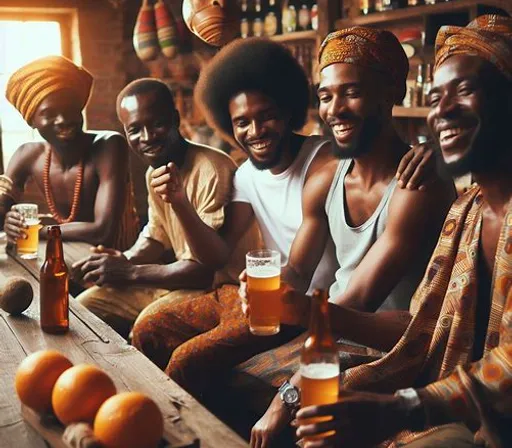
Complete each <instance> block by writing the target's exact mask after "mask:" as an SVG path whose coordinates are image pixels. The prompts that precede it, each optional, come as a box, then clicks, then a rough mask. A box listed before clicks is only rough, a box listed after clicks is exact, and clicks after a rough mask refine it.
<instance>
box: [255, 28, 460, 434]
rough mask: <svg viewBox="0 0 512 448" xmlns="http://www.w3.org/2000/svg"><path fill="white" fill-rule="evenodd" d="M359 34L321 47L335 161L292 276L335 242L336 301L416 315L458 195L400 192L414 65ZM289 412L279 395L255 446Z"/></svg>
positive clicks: (315, 195)
mask: <svg viewBox="0 0 512 448" xmlns="http://www.w3.org/2000/svg"><path fill="white" fill-rule="evenodd" d="M353 30H355V31H353V32H351V33H345V30H344V31H340V32H336V33H332V34H331V35H329V36H328V37H327V38H326V40H325V41H324V43H323V45H322V47H321V49H320V55H319V61H320V66H319V69H320V70H321V71H320V86H319V89H318V96H319V102H320V105H319V114H320V117H321V118H322V120H323V121H324V122H325V123H326V124H327V125H328V126H329V128H330V130H331V132H332V138H331V140H332V147H333V151H334V153H335V155H336V160H332V161H330V162H328V163H327V164H325V165H324V166H323V167H321V168H320V169H319V170H317V171H316V172H315V173H314V174H312V175H311V176H310V177H309V179H308V181H307V183H306V185H305V187H304V194H303V214H304V219H303V222H302V225H301V227H300V229H299V231H298V233H297V236H296V238H295V240H294V242H293V245H292V248H291V252H290V257H289V261H288V266H287V267H286V269H285V273H284V276H286V277H287V278H291V279H293V280H295V282H294V283H295V284H297V283H298V282H299V279H302V281H303V283H304V284H307V283H308V281H309V279H310V278H311V276H312V273H313V272H314V270H315V268H316V265H317V263H318V260H319V259H320V257H321V255H322V253H321V251H320V250H319V248H321V247H322V246H323V244H324V242H325V241H326V240H327V239H328V238H330V236H331V235H332V238H333V240H334V243H335V246H336V254H337V260H338V263H339V269H338V270H337V272H336V281H335V283H334V284H333V285H332V286H331V288H330V301H331V302H334V303H335V304H338V305H340V306H343V307H348V308H352V309H355V310H360V311H375V310H379V309H380V310H385V309H403V310H407V309H408V307H409V302H410V300H411V298H412V295H413V293H414V291H415V290H416V287H417V285H418V283H419V281H420V280H421V278H422V275H423V271H424V269H425V267H426V265H427V262H428V258H429V257H430V254H431V252H432V250H433V248H434V244H435V242H436V241H437V236H438V234H439V232H440V229H441V226H442V223H443V220H444V218H445V216H446V213H447V211H448V209H449V208H450V205H451V203H452V201H453V200H454V199H455V189H454V187H453V183H452V182H451V181H449V182H445V181H442V180H441V179H439V178H437V179H436V180H435V182H432V183H431V185H429V187H428V188H426V189H422V191H420V190H412V189H411V190H410V189H400V188H396V185H397V179H396V178H395V173H396V172H397V168H398V166H399V164H400V160H401V158H402V157H403V156H404V154H405V153H406V152H407V151H408V149H409V147H408V145H407V144H405V143H404V142H403V141H402V140H401V139H400V137H399V136H398V134H397V132H396V130H395V129H394V126H393V122H392V108H393V105H394V104H400V103H401V101H402V99H403V97H404V94H405V81H406V78H407V73H408V68H409V67H408V61H407V57H406V55H405V53H404V51H403V49H402V47H401V45H400V43H399V42H398V40H397V39H396V37H395V36H394V35H393V34H392V33H390V32H387V31H378V30H371V29H364V28H357V29H355V28H354V29H353ZM354 37H357V39H356V40H357V42H356V43H352V42H353V40H351V39H354ZM364 42H368V44H367V45H365V44H364ZM296 295H297V294H296ZM297 303H300V304H304V305H306V306H309V304H308V303H309V302H308V301H298V302H294V303H292V304H290V305H289V308H290V311H291V313H290V314H292V315H293V316H290V320H289V321H288V323H300V322H298V321H297V320H296V318H295V316H303V315H304V314H307V311H306V310H303V309H300V307H299V306H298V305H297ZM306 325H307V324H306ZM342 336H343V334H342ZM355 342H362V343H363V342H364V341H355ZM294 378H295V380H297V379H298V378H296V377H294ZM292 382H293V381H292ZM285 412H286V411H285V409H284V405H283V404H282V403H281V399H280V397H279V396H277V397H276V398H275V399H274V401H273V402H272V404H271V406H270V408H269V410H268V411H267V413H266V414H265V415H264V416H263V417H262V419H261V420H260V421H259V422H258V423H257V424H256V426H255V429H253V439H254V440H261V439H267V438H269V437H271V436H272V434H271V433H269V432H268V431H266V428H269V427H277V426H279V424H278V423H277V422H278V421H279V420H280V418H283V419H285V415H286V414H285ZM283 421H285V420H283Z"/></svg>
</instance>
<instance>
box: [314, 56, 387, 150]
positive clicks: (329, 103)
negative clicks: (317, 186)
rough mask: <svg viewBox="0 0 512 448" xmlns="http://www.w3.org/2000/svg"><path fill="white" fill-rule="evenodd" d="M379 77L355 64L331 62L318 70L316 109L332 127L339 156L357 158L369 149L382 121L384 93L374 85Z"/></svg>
mask: <svg viewBox="0 0 512 448" xmlns="http://www.w3.org/2000/svg"><path fill="white" fill-rule="evenodd" d="M382 80H383V77H381V76H380V75H378V74H377V73H375V72H374V71H372V70H369V69H365V68H363V67H359V66H357V65H354V64H341V63H340V64H331V65H328V66H327V67H325V68H324V69H323V70H322V71H321V73H320V85H319V88H318V99H319V109H318V112H319V115H320V118H321V119H322V120H323V121H324V122H325V123H326V124H327V125H328V126H329V127H330V129H331V132H332V136H333V138H332V140H333V149H334V152H335V154H336V155H337V156H338V157H341V158H356V157H360V156H361V155H363V154H365V153H367V152H369V151H370V150H371V148H372V144H373V142H374V141H375V140H376V138H377V137H378V136H379V134H380V132H381V130H382V127H383V122H384V120H385V116H384V110H385V105H384V104H383V102H382V98H383V95H382V94H381V92H380V91H379V89H378V88H376V86H377V85H379V84H381V82H382ZM379 81H381V82H379Z"/></svg>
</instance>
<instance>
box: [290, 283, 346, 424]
mask: <svg viewBox="0 0 512 448" xmlns="http://www.w3.org/2000/svg"><path fill="white" fill-rule="evenodd" d="M300 375H301V379H300V394H301V399H300V401H301V407H303V408H304V407H306V406H311V405H319V404H329V403H335V402H336V401H337V400H338V392H339V376H340V364H339V357H338V349H337V347H336V342H335V341H334V337H333V335H332V333H331V324H330V322H329V302H328V293H327V291H323V290H318V289H315V291H314V292H313V297H312V299H311V320H310V324H309V336H308V338H307V339H306V342H305V343H304V346H303V348H302V353H301V361H300ZM329 419H330V417H322V418H321V419H314V420H315V421H321V420H329Z"/></svg>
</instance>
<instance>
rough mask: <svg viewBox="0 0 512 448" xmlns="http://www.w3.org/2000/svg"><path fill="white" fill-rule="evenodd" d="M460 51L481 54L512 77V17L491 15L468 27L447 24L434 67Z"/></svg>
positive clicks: (437, 45) (439, 36) (441, 30)
mask: <svg viewBox="0 0 512 448" xmlns="http://www.w3.org/2000/svg"><path fill="white" fill-rule="evenodd" d="M460 54H464V55H472V56H479V57H481V58H483V59H485V60H487V61H489V62H490V63H491V64H493V65H495V66H496V67H497V68H498V69H499V70H500V71H501V72H502V73H503V74H504V75H505V76H506V77H507V79H510V80H512V18H510V17H502V16H497V15H493V14H488V15H484V16H480V17H477V18H476V19H475V20H473V21H472V22H470V23H469V25H468V26H467V27H465V28H461V27H458V26H443V27H442V28H441V29H440V30H439V32H438V33H437V38H436V62H435V66H434V70H437V68H438V67H439V66H440V65H441V64H442V63H443V62H444V61H446V59H448V58H449V57H450V56H454V55H460Z"/></svg>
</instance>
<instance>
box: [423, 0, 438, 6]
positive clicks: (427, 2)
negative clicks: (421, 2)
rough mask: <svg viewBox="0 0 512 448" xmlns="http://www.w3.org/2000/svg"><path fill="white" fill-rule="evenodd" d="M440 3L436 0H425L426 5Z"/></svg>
mask: <svg viewBox="0 0 512 448" xmlns="http://www.w3.org/2000/svg"><path fill="white" fill-rule="evenodd" d="M436 3H438V2H437V1H436V0H425V5H435V4H436Z"/></svg>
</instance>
